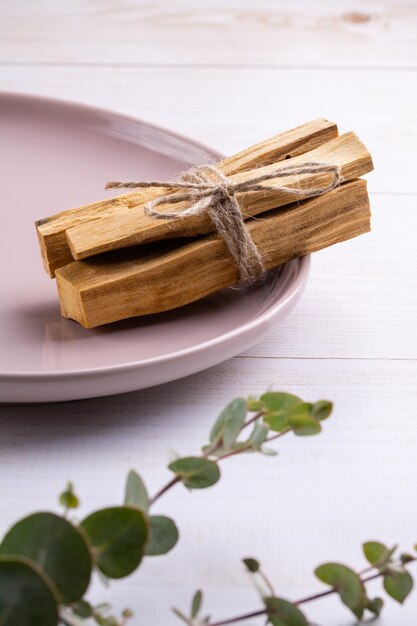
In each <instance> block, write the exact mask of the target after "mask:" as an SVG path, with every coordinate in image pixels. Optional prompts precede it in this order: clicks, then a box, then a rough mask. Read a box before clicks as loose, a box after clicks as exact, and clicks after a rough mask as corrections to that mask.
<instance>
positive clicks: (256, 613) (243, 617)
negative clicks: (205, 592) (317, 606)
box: [208, 568, 384, 626]
mask: <svg viewBox="0 0 417 626" xmlns="http://www.w3.org/2000/svg"><path fill="white" fill-rule="evenodd" d="M367 569H369V568H367ZM371 569H372V568H371ZM383 575H384V574H383V572H377V573H376V574H372V575H371V576H367V577H366V578H362V579H361V580H362V582H363V583H367V582H369V581H370V580H374V579H375V578H380V577H381V576H383ZM336 592H337V589H336V588H334V587H332V588H331V589H327V590H326V591H319V592H318V593H314V594H312V595H311V596H307V597H306V598H301V599H300V600H297V601H296V602H293V604H295V605H296V606H299V605H300V604H306V603H307V602H312V601H313V600H319V599H320V598H325V597H326V596H330V595H332V594H333V593H336ZM267 614H268V610H267V609H260V610H258V611H252V612H251V613H244V614H243V615H239V616H237V617H229V618H228V619H225V620H221V621H220V622H211V623H210V624H209V625H208V626H228V625H229V624H235V623H236V622H243V621H244V620H247V619H251V618H252V617H260V616H261V615H267Z"/></svg>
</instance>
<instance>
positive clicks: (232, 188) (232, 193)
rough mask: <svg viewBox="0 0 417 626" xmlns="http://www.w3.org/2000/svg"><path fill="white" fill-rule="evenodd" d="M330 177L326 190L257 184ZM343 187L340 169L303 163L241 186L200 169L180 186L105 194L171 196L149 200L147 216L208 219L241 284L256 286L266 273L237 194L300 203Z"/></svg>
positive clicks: (132, 184) (120, 185)
mask: <svg viewBox="0 0 417 626" xmlns="http://www.w3.org/2000/svg"><path fill="white" fill-rule="evenodd" d="M323 173H331V174H333V180H332V182H331V183H329V184H328V185H326V186H325V187H314V188H306V189H301V188H300V187H286V186H283V187H277V186H275V185H274V186H272V185H262V184H261V183H263V182H265V181H267V180H271V179H273V178H283V177H284V176H300V175H302V174H323ZM340 181H341V171H340V167H339V166H337V165H326V164H323V163H315V162H310V163H303V164H302V165H290V166H287V167H279V166H277V168H276V169H274V170H272V171H270V172H268V173H267V174H261V175H260V176H252V178H250V179H248V180H245V181H243V182H239V183H237V182H233V181H232V180H231V179H229V178H227V177H226V176H225V175H224V174H223V173H222V172H221V171H220V170H219V169H218V168H217V167H214V166H213V165H204V166H202V167H197V168H193V169H191V170H189V171H187V172H185V173H184V174H182V176H181V177H180V180H179V181H174V182H166V181H151V182H146V181H145V182H141V181H127V182H109V183H107V184H106V189H126V188H127V189H137V188H140V189H146V188H150V187H155V188H157V187H164V188H165V189H166V188H168V189H170V190H174V193H171V192H169V193H167V194H165V195H162V196H159V197H157V198H155V199H154V200H150V201H149V202H147V203H146V204H145V205H144V212H145V214H146V215H148V216H150V217H152V218H154V219H165V220H175V219H179V218H184V217H191V216H195V215H204V214H207V215H208V217H209V218H210V220H211V222H212V224H213V226H214V229H215V231H216V232H217V234H218V235H219V237H221V239H223V241H224V242H225V244H226V247H227V249H228V251H229V253H230V254H231V256H232V257H233V259H234V261H235V263H236V267H237V269H238V272H239V282H240V283H241V284H253V283H255V282H256V281H257V280H258V279H259V278H260V277H261V276H262V275H263V274H264V272H265V269H264V266H263V263H262V258H261V255H260V254H259V251H258V249H257V247H256V245H255V243H254V242H253V240H252V237H251V235H250V232H249V230H248V229H247V227H246V225H245V221H244V215H243V214H242V210H241V208H240V205H239V202H238V201H237V199H236V194H237V193H245V192H253V191H274V192H283V193H285V194H288V195H289V196H291V195H292V196H296V197H297V199H298V198H311V197H313V196H320V195H322V194H324V193H327V192H328V191H331V190H332V189H335V188H336V187H337V186H338V185H339V184H340ZM178 202H188V203H189V205H190V206H189V207H188V208H184V209H181V210H179V211H155V208H156V207H157V206H160V205H161V204H176V203H178Z"/></svg>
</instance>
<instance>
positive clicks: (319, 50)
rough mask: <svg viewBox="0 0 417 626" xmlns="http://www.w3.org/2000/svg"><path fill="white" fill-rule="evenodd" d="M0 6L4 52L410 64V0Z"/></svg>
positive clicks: (137, 0) (88, 1) (35, 58)
mask: <svg viewBox="0 0 417 626" xmlns="http://www.w3.org/2000/svg"><path fill="white" fill-rule="evenodd" d="M2 7H3V10H2V13H1V30H2V35H3V36H2V37H1V38H0V58H1V59H2V61H3V62H4V61H8V62H14V63H15V62H20V63H22V62H23V63H24V62H30V63H51V64H53V63H65V64H68V63H80V64H98V65H103V64H115V65H117V66H119V65H120V64H123V65H129V64H140V65H143V64H148V65H165V66H167V65H194V66H195V65H200V66H201V65H211V66H213V65H219V66H230V65H237V66H248V65H249V66H253V67H259V66H262V65H275V66H276V65H278V66H279V65H281V66H291V67H305V66H313V67H317V66H325V67H352V66H360V67H369V66H372V67H397V66H401V67H416V59H417V41H416V37H415V32H416V30H417V12H416V5H415V2H414V0H401V2H397V1H396V0H379V2H377V3H376V2H374V1H373V0H338V1H337V2H333V1H332V0H321V2H306V1H305V0H304V1H303V0H295V1H293V2H291V3H284V2H282V1H277V0H259V1H258V2H256V4H255V3H254V2H252V0H240V1H239V2H236V0H214V1H213V0H200V1H199V2H191V1H190V0H175V1H174V2H170V3H166V2H162V1H161V0H158V1H156V2H149V1H147V0H119V1H118V2H114V0H100V2H95V1H94V0H60V2H59V3H56V4H54V3H52V2H51V1H50V0H38V1H37V2H36V3H31V2H28V1H25V0H20V1H19V2H12V1H10V0H9V1H8V2H3V3H2ZM12 43H13V45H11V44H12Z"/></svg>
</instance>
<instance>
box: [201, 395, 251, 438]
mask: <svg viewBox="0 0 417 626" xmlns="http://www.w3.org/2000/svg"><path fill="white" fill-rule="evenodd" d="M246 412H247V407H246V400H244V398H236V399H235V400H232V402H230V403H229V404H228V405H227V406H226V407H225V408H224V409H223V411H222V412H221V413H220V415H219V417H218V418H217V420H216V422H215V423H214V426H213V428H212V430H211V433H210V442H211V443H214V442H217V441H220V439H221V440H222V442H223V447H224V448H226V449H228V448H229V447H230V446H231V444H232V443H234V442H235V441H236V439H237V437H238V435H239V433H240V431H241V430H242V427H243V424H244V422H245V418H246Z"/></svg>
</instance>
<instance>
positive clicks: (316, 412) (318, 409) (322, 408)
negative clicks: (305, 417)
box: [311, 400, 333, 422]
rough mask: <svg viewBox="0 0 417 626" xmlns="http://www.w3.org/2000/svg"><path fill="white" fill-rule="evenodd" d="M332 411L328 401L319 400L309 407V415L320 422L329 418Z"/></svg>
mask: <svg viewBox="0 0 417 626" xmlns="http://www.w3.org/2000/svg"><path fill="white" fill-rule="evenodd" d="M332 411H333V404H332V403H331V402H329V401H328V400H319V401H318V402H315V403H314V404H313V405H312V407H311V415H312V416H313V417H315V418H316V420H319V421H320V422H322V421H323V420H325V419H327V418H328V417H330V415H331V412H332Z"/></svg>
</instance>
